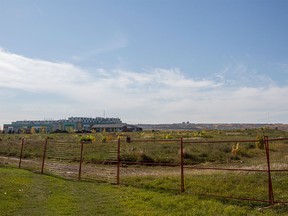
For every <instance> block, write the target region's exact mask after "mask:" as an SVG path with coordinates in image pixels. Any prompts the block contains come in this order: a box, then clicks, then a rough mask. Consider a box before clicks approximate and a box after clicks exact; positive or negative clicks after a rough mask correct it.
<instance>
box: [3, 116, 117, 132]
mask: <svg viewBox="0 0 288 216" xmlns="http://www.w3.org/2000/svg"><path fill="white" fill-rule="evenodd" d="M119 123H122V121H121V120H120V119H119V118H103V117H96V118H87V117H70V118H68V119H60V120H43V121H39V120H37V121H16V122H12V123H11V124H4V127H3V131H4V133H25V132H29V133H31V132H36V133H37V132H45V133H50V132H52V131H56V130H66V131H68V132H72V131H77V130H86V131H91V130H92V127H93V126H94V125H97V124H101V125H103V124H119Z"/></svg>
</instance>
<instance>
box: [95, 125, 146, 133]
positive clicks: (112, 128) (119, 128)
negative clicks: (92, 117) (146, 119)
mask: <svg viewBox="0 0 288 216" xmlns="http://www.w3.org/2000/svg"><path fill="white" fill-rule="evenodd" d="M92 131H94V132H104V131H105V132H135V131H142V128H140V127H137V126H134V125H129V124H125V123H118V124H95V125H93V127H92Z"/></svg>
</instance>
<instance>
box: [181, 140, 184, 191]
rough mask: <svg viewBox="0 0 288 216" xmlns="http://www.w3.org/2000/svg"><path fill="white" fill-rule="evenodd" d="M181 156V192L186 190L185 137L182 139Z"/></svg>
mask: <svg viewBox="0 0 288 216" xmlns="http://www.w3.org/2000/svg"><path fill="white" fill-rule="evenodd" d="M180 157H181V160H180V161H181V162H180V166H181V193H183V192H184V191H185V189H184V153H183V138H181V140H180Z"/></svg>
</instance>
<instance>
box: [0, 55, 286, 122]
mask: <svg viewBox="0 0 288 216" xmlns="http://www.w3.org/2000/svg"><path fill="white" fill-rule="evenodd" d="M257 76H258V75H257ZM257 76H256V75H255V76H254V78H255V77H257ZM219 77H220V78H221V79H220V80H219ZM0 78H1V79H0V90H1V91H0V101H1V107H0V112H1V113H2V114H3V116H4V117H1V118H2V119H0V121H1V122H0V123H1V124H3V123H4V122H5V123H7V122H10V121H12V120H21V119H38V118H42V119H43V118H67V117H69V116H72V115H74V116H76V115H78V116H101V115H102V113H103V111H104V110H106V113H107V116H112V117H115V116H118V117H120V118H122V119H123V121H127V122H131V123H164V122H167V123H173V122H182V121H190V122H265V121H266V122H267V113H269V115H270V120H271V121H274V122H283V123H287V122H288V115H287V114H288V110H287V107H288V102H287V100H286V97H287V92H288V87H287V86H285V87H278V86H276V85H270V84H269V85H265V86H261V87H259V86H257V85H256V86H251V85H250V84H249V85H247V86H246V85H243V83H242V85H240V84H241V82H240V81H241V80H238V81H237V80H235V83H236V82H237V85H233V86H231V82H230V83H229V84H227V82H226V80H225V79H226V78H225V73H223V74H220V75H219V76H218V80H219V81H216V80H212V79H203V80H194V79H192V78H190V77H186V76H184V74H183V73H181V71H180V70H179V69H161V68H160V69H159V68H158V69H157V68H154V69H148V70H145V71H141V72H134V71H126V70H120V69H115V70H105V69H101V68H100V69H97V70H95V71H93V72H89V71H86V70H84V69H81V68H79V67H77V66H75V65H72V64H68V63H61V62H49V61H43V60H39V59H30V58H26V57H23V56H20V55H16V54H12V53H8V52H6V51H3V50H0ZM228 79H229V80H232V77H229V78H228Z"/></svg>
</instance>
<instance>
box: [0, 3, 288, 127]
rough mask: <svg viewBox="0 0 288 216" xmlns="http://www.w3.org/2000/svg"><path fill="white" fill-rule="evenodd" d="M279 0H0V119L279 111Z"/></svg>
mask: <svg viewBox="0 0 288 216" xmlns="http://www.w3.org/2000/svg"><path fill="white" fill-rule="evenodd" d="M287 22H288V1H286V0H41V1H38V0H25V1H23V0H0V125H3V124H4V123H10V122H12V121H16V120H43V119H63V118H68V117H70V116H82V117H98V116H99V117H103V116H106V117H119V118H120V119H121V120H122V121H123V122H127V123H132V124H137V123H179V122H187V121H189V122H191V123H288V100H287V94H288V49H287V48H288V39H287V38H288V25H287Z"/></svg>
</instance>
